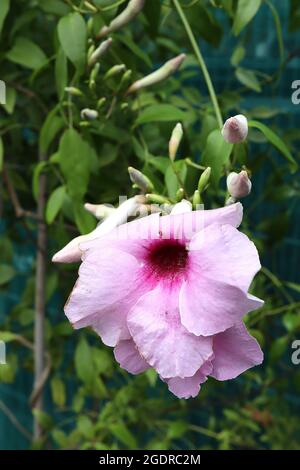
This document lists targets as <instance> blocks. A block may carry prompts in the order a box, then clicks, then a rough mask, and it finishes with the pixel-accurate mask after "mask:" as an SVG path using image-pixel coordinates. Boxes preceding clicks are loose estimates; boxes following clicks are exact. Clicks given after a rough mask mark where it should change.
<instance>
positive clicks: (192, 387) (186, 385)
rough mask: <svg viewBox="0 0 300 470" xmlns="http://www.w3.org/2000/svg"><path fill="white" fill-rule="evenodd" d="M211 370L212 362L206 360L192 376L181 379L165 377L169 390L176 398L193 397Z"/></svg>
mask: <svg viewBox="0 0 300 470" xmlns="http://www.w3.org/2000/svg"><path fill="white" fill-rule="evenodd" d="M211 371H212V364H211V362H210V361H207V362H205V363H204V364H203V366H202V367H200V369H199V370H198V371H197V372H196V373H195V375H193V376H192V377H186V378H185V379H181V378H180V377H174V378H171V379H167V380H166V382H167V384H168V388H169V390H170V392H172V393H173V394H174V395H176V396H177V397H178V398H194V397H196V396H197V395H198V393H199V392H200V385H201V384H202V383H204V382H205V381H206V380H207V376H208V375H209V374H210V373H211Z"/></svg>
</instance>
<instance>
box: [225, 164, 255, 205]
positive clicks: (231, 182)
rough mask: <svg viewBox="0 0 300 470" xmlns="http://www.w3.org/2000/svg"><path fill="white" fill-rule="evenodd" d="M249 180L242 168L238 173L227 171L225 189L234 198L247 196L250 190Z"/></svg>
mask: <svg viewBox="0 0 300 470" xmlns="http://www.w3.org/2000/svg"><path fill="white" fill-rule="evenodd" d="M251 187H252V184H251V181H250V179H249V177H248V173H247V171H245V170H243V171H241V172H240V173H235V172H232V173H229V175H228V176H227V189H228V192H229V194H230V196H232V197H233V198H235V199H241V198H242V197H246V196H248V194H250V192H251Z"/></svg>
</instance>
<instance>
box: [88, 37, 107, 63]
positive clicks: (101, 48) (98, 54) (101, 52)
mask: <svg viewBox="0 0 300 470" xmlns="http://www.w3.org/2000/svg"><path fill="white" fill-rule="evenodd" d="M112 42H113V40H112V38H108V39H106V41H103V42H102V43H101V44H100V46H98V47H97V49H96V50H95V51H93V53H92V54H91V56H90V58H89V60H88V64H89V66H91V65H93V64H95V63H96V62H97V61H98V60H99V59H100V57H102V56H103V55H104V54H105V53H106V51H107V50H108V49H109V48H110V46H111V45H112Z"/></svg>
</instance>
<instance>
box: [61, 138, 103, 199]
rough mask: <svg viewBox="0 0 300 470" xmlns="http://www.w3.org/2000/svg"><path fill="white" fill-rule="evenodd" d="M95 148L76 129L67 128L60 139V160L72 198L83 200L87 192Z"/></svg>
mask: <svg viewBox="0 0 300 470" xmlns="http://www.w3.org/2000/svg"><path fill="white" fill-rule="evenodd" d="M94 154H95V151H94V149H93V148H92V147H91V146H90V145H89V144H88V143H87V142H85V141H84V140H83V139H82V137H81V135H80V134H79V133H78V132H77V131H76V130H75V129H67V130H66V131H65V132H64V134H63V136H62V137H61V139H60V144H59V151H58V162H59V165H60V168H61V171H62V173H63V175H64V177H65V179H66V181H67V189H68V193H69V195H70V196H71V198H73V199H76V200H77V201H78V200H81V199H82V198H83V196H84V194H85V193H86V190H87V186H88V182H89V176H90V170H91V164H92V162H93V155H94Z"/></svg>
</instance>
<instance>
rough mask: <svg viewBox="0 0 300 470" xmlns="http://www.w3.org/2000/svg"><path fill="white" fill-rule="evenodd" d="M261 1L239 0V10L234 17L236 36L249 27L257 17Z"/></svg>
mask: <svg viewBox="0 0 300 470" xmlns="http://www.w3.org/2000/svg"><path fill="white" fill-rule="evenodd" d="M260 5H261V0H250V1H249V0H238V4H237V10H236V13H235V16H234V21H233V27H232V31H233V34H235V35H236V36H237V35H238V34H240V32H241V31H242V30H243V29H244V28H245V26H247V24H248V23H249V22H250V21H251V20H252V18H253V17H254V16H255V15H256V13H257V11H258V9H259V7H260Z"/></svg>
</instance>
